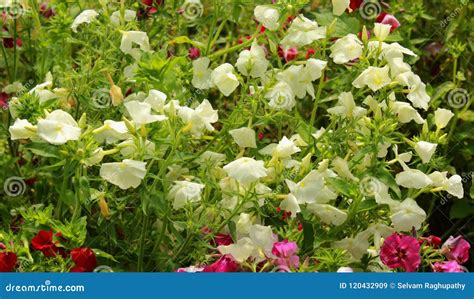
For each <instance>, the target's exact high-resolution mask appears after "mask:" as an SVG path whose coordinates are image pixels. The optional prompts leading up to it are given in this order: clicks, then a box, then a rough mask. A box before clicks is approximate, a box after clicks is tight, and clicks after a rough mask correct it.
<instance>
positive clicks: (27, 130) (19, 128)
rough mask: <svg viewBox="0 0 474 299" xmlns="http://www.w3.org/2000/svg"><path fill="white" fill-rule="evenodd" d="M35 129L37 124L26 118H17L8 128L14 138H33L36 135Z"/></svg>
mask: <svg viewBox="0 0 474 299" xmlns="http://www.w3.org/2000/svg"><path fill="white" fill-rule="evenodd" d="M34 130H35V126H33V125H32V124H31V123H30V122H29V121H28V120H26V119H16V120H15V122H14V123H13V125H11V126H10V128H9V129H8V131H9V132H10V138H11V139H12V140H18V139H29V138H32V137H34V136H35V135H36V133H35V132H34Z"/></svg>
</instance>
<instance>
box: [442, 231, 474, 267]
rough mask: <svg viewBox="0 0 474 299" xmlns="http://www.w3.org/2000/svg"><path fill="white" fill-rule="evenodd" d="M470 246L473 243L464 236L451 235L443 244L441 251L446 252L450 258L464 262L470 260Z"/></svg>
mask: <svg viewBox="0 0 474 299" xmlns="http://www.w3.org/2000/svg"><path fill="white" fill-rule="evenodd" d="M470 248H471V245H470V244H469V242H467V241H466V240H464V239H463V237H462V236H457V237H456V238H454V237H453V236H450V237H449V238H448V239H447V240H446V242H444V244H443V246H441V252H443V253H444V255H445V256H446V258H447V259H448V260H450V261H453V260H454V261H457V262H458V263H459V264H464V263H465V262H467V260H469V249H470Z"/></svg>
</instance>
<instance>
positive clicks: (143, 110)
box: [124, 101, 168, 126]
mask: <svg viewBox="0 0 474 299" xmlns="http://www.w3.org/2000/svg"><path fill="white" fill-rule="evenodd" d="M124 105H125V108H127V111H128V113H129V114H130V116H131V117H132V120H133V122H134V123H135V124H137V125H139V126H141V125H146V124H149V123H153V122H156V121H164V120H166V119H168V117H166V116H164V115H154V114H151V105H150V104H148V103H145V102H138V101H130V102H126V103H125V104H124Z"/></svg>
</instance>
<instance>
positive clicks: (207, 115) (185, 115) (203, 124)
mask: <svg viewBox="0 0 474 299" xmlns="http://www.w3.org/2000/svg"><path fill="white" fill-rule="evenodd" d="M178 115H179V117H181V119H182V120H183V122H185V123H187V124H188V126H189V128H190V130H191V132H192V133H193V135H195V136H201V134H202V131H204V129H206V130H208V131H210V132H212V131H214V127H213V126H212V125H211V124H212V123H215V122H216V121H217V120H218V119H219V115H218V114H217V110H214V109H212V105H211V103H209V101H208V100H204V101H202V103H201V104H199V106H197V107H196V108H195V109H191V108H189V107H180V108H179V111H178Z"/></svg>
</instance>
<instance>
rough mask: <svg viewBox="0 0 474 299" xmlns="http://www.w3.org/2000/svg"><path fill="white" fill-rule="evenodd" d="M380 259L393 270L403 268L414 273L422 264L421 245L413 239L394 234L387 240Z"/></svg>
mask: <svg viewBox="0 0 474 299" xmlns="http://www.w3.org/2000/svg"><path fill="white" fill-rule="evenodd" d="M380 259H381V260H382V263H384V264H385V265H387V266H388V267H390V268H392V269H395V268H400V267H401V268H403V269H405V271H407V272H414V271H415V270H416V269H417V268H418V266H419V265H420V263H421V257H420V243H418V240H417V239H415V238H413V237H410V236H406V235H401V234H397V233H394V234H392V235H390V236H389V237H388V238H387V239H385V242H384V243H383V245H382V248H381V250H380Z"/></svg>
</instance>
